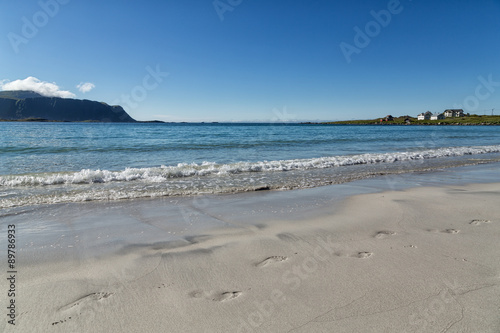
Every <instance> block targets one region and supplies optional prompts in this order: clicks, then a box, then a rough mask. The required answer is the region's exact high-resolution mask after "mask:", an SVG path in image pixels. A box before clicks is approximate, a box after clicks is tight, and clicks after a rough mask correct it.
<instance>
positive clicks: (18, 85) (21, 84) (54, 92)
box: [0, 76, 76, 98]
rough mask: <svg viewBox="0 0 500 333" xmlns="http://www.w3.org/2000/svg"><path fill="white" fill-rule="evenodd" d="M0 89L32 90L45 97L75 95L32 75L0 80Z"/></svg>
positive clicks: (68, 96) (71, 96)
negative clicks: (20, 78) (19, 78)
mask: <svg viewBox="0 0 500 333" xmlns="http://www.w3.org/2000/svg"><path fill="white" fill-rule="evenodd" d="M0 90H32V91H34V92H37V93H39V94H40V95H42V96H46V97H62V98H74V97H76V95H75V94H73V93H72V92H70V91H67V90H61V89H60V88H59V86H58V85H57V84H55V83H50V82H45V81H40V80H39V79H37V78H36V77H33V76H29V77H27V78H25V79H24V80H15V81H11V82H8V81H7V80H3V81H0Z"/></svg>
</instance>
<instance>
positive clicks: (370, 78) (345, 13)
mask: <svg viewBox="0 0 500 333" xmlns="http://www.w3.org/2000/svg"><path fill="white" fill-rule="evenodd" d="M376 16H378V20H377V19H376ZM499 18H500V0H482V1H472V0H471V1H465V0H461V1H460V0H454V1H451V0H428V1H427V0H412V1H410V0H400V1H395V0H391V1H368V0H365V1H333V0H316V1H314V0H309V1H306V0H302V1H284V0H281V1H277V0H276V1H269V0H216V1H213V0H176V1H170V0H164V1H147V0H145V1H141V2H139V1H131V2H125V1H94V0H87V1H81V0H80V1H79V0H41V1H22V2H20V1H2V2H1V3H0V37H1V38H0V50H1V52H0V63H1V64H2V65H1V67H0V82H1V83H0V84H1V85H2V86H3V87H4V88H5V87H12V86H14V87H18V88H19V87H23V84H26V82H28V81H16V80H26V79H27V78H30V77H32V79H31V80H29V82H30V84H38V85H39V86H43V87H45V88H47V87H49V88H51V89H52V90H50V89H49V90H50V91H52V92H53V90H54V89H55V90H60V91H63V92H64V91H65V92H69V94H70V96H75V98H80V99H91V100H98V101H104V102H106V103H109V104H120V105H122V106H123V107H124V108H125V109H126V111H127V112H128V113H129V114H130V115H131V116H132V117H134V118H136V119H138V120H150V119H159V120H164V121H307V120H311V121H315V120H340V119H363V118H375V117H380V116H385V115H387V114H392V115H405V114H410V115H415V116H416V114H418V113H420V112H422V111H426V110H430V111H433V112H437V111H443V110H444V109H446V108H458V107H461V108H464V109H465V110H466V111H469V112H471V113H477V114H484V113H485V112H486V113H488V114H491V109H493V108H495V111H494V112H495V113H496V114H500V20H499ZM33 28H34V29H33ZM359 31H361V33H359ZM33 78H36V80H38V81H35V79H33ZM13 82H14V83H13ZM9 83H11V84H10V85H9ZM81 83H91V84H92V85H87V88H88V89H87V90H88V91H87V92H82V91H80V90H79V89H78V88H77V85H79V84H81ZM47 84H49V86H47ZM50 84H52V85H50ZM486 110H488V111H486Z"/></svg>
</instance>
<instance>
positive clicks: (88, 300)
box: [59, 292, 113, 311]
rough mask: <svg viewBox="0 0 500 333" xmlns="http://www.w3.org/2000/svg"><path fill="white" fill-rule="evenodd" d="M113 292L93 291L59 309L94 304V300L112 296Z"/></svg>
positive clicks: (97, 300) (64, 309)
mask: <svg viewBox="0 0 500 333" xmlns="http://www.w3.org/2000/svg"><path fill="white" fill-rule="evenodd" d="M112 295H113V293H105V292H99V293H92V294H89V295H87V296H83V297H82V298H79V299H78V300H76V301H75V302H73V303H70V304H67V305H65V306H63V307H61V308H60V309H59V311H67V310H70V309H79V308H82V307H85V306H87V305H92V304H93V303H94V302H99V301H101V300H103V299H106V298H108V297H110V296H112Z"/></svg>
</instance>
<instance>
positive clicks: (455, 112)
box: [444, 109, 464, 118]
mask: <svg viewBox="0 0 500 333" xmlns="http://www.w3.org/2000/svg"><path fill="white" fill-rule="evenodd" d="M444 116H445V117H446V118H450V117H463V116H464V110H462V109H446V110H444Z"/></svg>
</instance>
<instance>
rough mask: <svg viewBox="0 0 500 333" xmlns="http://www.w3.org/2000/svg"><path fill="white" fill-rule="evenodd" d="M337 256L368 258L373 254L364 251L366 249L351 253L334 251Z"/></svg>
mask: <svg viewBox="0 0 500 333" xmlns="http://www.w3.org/2000/svg"><path fill="white" fill-rule="evenodd" d="M335 255H336V256H337V257H349V258H358V259H367V258H370V257H371V256H372V255H373V252H366V251H361V252H356V253H353V254H345V253H342V252H337V253H335Z"/></svg>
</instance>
